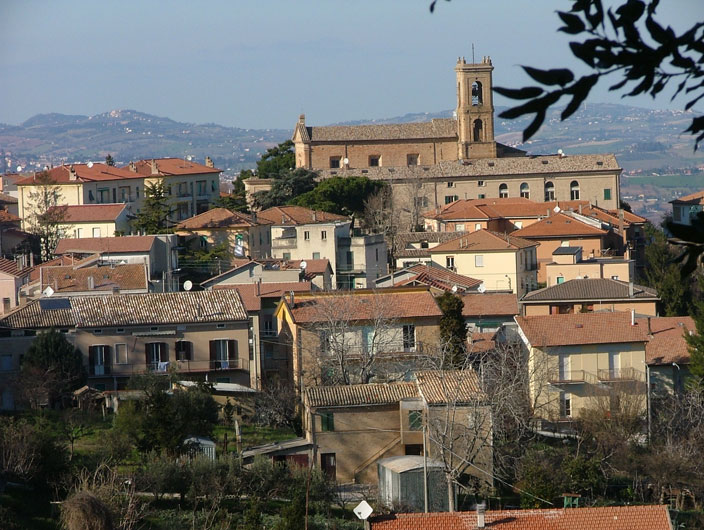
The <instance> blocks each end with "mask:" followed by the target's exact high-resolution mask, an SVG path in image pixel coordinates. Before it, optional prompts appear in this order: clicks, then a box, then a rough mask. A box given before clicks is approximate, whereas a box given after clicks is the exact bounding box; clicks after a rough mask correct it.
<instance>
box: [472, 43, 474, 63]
mask: <svg viewBox="0 0 704 530" xmlns="http://www.w3.org/2000/svg"><path fill="white" fill-rule="evenodd" d="M472 64H474V43H472Z"/></svg>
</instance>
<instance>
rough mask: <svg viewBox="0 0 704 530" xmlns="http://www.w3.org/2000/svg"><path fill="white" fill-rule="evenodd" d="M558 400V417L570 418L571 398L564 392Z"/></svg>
mask: <svg viewBox="0 0 704 530" xmlns="http://www.w3.org/2000/svg"><path fill="white" fill-rule="evenodd" d="M561 398H562V399H561V400H560V415H561V416H562V417H564V418H569V417H570V416H572V396H571V395H570V394H568V393H567V392H565V393H564V394H562V396H561Z"/></svg>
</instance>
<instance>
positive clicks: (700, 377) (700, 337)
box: [684, 301, 704, 390]
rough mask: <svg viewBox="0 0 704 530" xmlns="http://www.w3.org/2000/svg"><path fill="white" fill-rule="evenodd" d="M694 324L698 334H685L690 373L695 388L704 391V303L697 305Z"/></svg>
mask: <svg viewBox="0 0 704 530" xmlns="http://www.w3.org/2000/svg"><path fill="white" fill-rule="evenodd" d="M694 323H695V325H696V334H694V335H690V334H689V333H685V335H684V338H685V340H686V341H687V346H688V349H689V354H690V356H691V360H690V364H689V373H690V374H691V375H692V383H693V384H694V386H695V387H696V388H698V389H700V390H704V302H702V301H699V302H698V303H697V306H696V312H695V315H694ZM689 331H695V330H689Z"/></svg>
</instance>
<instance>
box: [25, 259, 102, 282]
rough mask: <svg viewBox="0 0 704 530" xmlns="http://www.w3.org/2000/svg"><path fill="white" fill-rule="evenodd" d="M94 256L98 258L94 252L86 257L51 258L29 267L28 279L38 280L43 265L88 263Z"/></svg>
mask: <svg viewBox="0 0 704 530" xmlns="http://www.w3.org/2000/svg"><path fill="white" fill-rule="evenodd" d="M96 258H99V256H98V255H96V254H94V255H91V256H88V257H87V258H83V259H78V258H75V257H74V256H58V257H56V258H54V259H52V260H49V261H45V262H44V263H40V264H39V265H35V266H34V267H31V268H30V269H29V281H30V283H33V282H36V281H38V280H39V271H40V270H41V269H42V268H43V267H60V266H63V265H72V266H76V265H80V264H82V263H88V262H90V261H94V260H95V259H96Z"/></svg>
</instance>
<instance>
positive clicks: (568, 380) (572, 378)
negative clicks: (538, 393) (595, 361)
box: [549, 370, 596, 385]
mask: <svg viewBox="0 0 704 530" xmlns="http://www.w3.org/2000/svg"><path fill="white" fill-rule="evenodd" d="M549 381H550V384H552V385H579V384H583V383H593V382H596V378H595V377H594V376H593V375H592V374H590V373H589V372H587V371H585V370H567V371H558V370H556V371H554V372H552V373H551V374H550V378H549Z"/></svg>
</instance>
